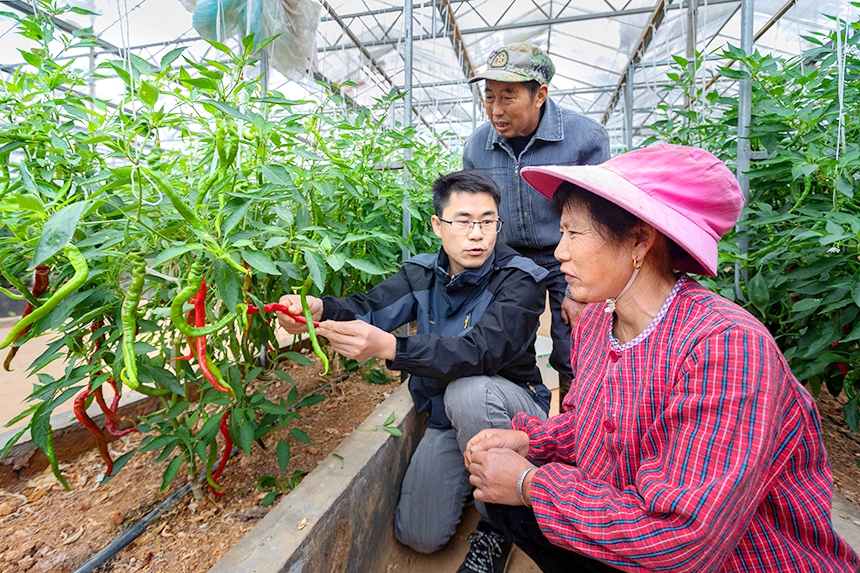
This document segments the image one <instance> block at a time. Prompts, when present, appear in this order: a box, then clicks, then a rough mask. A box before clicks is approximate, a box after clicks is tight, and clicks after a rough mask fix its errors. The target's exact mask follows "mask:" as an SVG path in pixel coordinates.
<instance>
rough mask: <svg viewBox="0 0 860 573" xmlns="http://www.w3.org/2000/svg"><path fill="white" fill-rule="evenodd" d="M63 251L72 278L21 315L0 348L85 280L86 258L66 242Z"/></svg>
mask: <svg viewBox="0 0 860 573" xmlns="http://www.w3.org/2000/svg"><path fill="white" fill-rule="evenodd" d="M63 252H64V253H65V254H66V256H67V257H68V258H69V262H70V263H71V264H72V268H74V269H75V274H74V275H72V278H70V279H69V280H68V282H66V284H64V285H63V286H62V287H60V288H58V289H57V290H56V292H54V294H52V295H51V297H50V298H49V299H48V300H46V301H45V304H43V305H42V306H40V307H39V308H37V309H35V310H33V312H31V313H30V314H28V315H27V316H25V317H23V318H22V319H21V320H19V321H18V322H17V323H16V324H15V326H13V327H12V330H10V331H9V336H7V337H6V340H4V341H3V342H2V343H0V349H3V348H6V347H7V346H9V345H10V344H12V342H13V341H14V340H15V339H16V338H17V337H18V334H19V333H20V332H21V331H23V330H24V329H25V328H27V327H29V326H30V325H31V324H33V323H34V322H36V321H37V320H39V319H41V318H42V317H44V316H46V315H47V314H48V313H49V312H51V311H52V310H54V309H55V308H57V306H59V304H60V303H61V302H63V300H64V299H65V298H66V297H68V296H69V295H70V294H72V293H73V292H75V291H76V290H78V289H79V288H80V287H81V286H83V284H84V283H85V282H87V277H88V276H89V275H90V267H89V266H88V265H87V260H86V259H85V258H84V256H83V255H82V254H81V252H80V251H79V250H78V248H77V247H76V246H74V245H72V244H68V245H66V246H65V247H63Z"/></svg>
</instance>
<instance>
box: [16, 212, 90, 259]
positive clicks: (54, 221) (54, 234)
mask: <svg viewBox="0 0 860 573" xmlns="http://www.w3.org/2000/svg"><path fill="white" fill-rule="evenodd" d="M86 208H87V202H86V201H78V202H77V203H72V204H71V205H66V206H65V207H63V208H62V209H60V210H59V211H57V212H56V213H54V214H53V215H51V218H50V219H48V221H47V222H46V223H45V226H44V228H43V229H42V236H41V237H40V238H39V244H38V245H36V252H35V253H34V254H33V261H32V263H31V265H32V266H31V267H30V268H35V267H36V266H38V265H39V264H41V263H43V262H45V261H46V260H48V259H49V258H51V257H52V256H54V255H55V254H56V253H57V251H59V250H60V249H62V248H63V247H65V246H66V245H67V244H69V241H70V240H71V238H72V235H73V234H74V233H75V229H77V228H78V221H80V220H81V215H82V214H83V213H84V210H86Z"/></svg>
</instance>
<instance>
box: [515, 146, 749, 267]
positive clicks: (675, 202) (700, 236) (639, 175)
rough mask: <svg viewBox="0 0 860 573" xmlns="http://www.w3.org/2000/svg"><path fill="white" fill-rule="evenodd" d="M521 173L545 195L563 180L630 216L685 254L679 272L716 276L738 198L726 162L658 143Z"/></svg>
mask: <svg viewBox="0 0 860 573" xmlns="http://www.w3.org/2000/svg"><path fill="white" fill-rule="evenodd" d="M522 177H523V179H525V180H526V182H527V183H528V184H529V185H531V186H532V187H534V188H535V189H537V190H538V191H539V192H540V193H541V194H542V195H544V196H545V197H547V198H548V199H550V200H551V199H552V196H553V195H554V194H555V191H556V189H558V186H559V185H560V184H561V183H562V182H563V181H568V182H570V183H573V184H575V185H579V186H580V187H582V188H583V189H586V190H588V191H591V192H592V193H594V194H595V195H599V196H600V197H603V198H604V199H606V200H608V201H611V202H612V203H615V204H616V205H618V206H619V207H621V208H622V209H624V210H626V211H628V212H630V213H632V214H633V215H636V216H637V217H639V218H640V219H642V220H643V221H645V222H646V223H648V224H650V225H652V226H654V227H655V228H656V229H657V230H658V231H660V232H661V233H663V234H664V235H666V236H667V237H669V238H670V239H672V240H673V241H675V242H676V243H677V244H678V245H679V246H680V247H681V248H682V249H684V250H685V251H686V252H687V253H688V254H689V255H690V256H689V257H687V258H684V259H683V260H680V261H675V263H674V268H675V269H676V270H679V271H685V272H690V273H696V274H700V275H710V276H715V275H716V274H717V244H718V243H719V241H720V237H722V236H723V235H724V234H725V233H726V232H727V231H728V230H729V229H731V228H732V227H733V226H734V224H735V223H736V222H737V220H738V217H739V216H740V213H741V209H742V208H743V206H744V196H743V192H742V191H741V188H740V185H738V181H737V179H736V178H735V176H734V175H733V174H732V172H731V171H729V169H728V167H726V164H725V163H723V162H722V161H720V160H719V159H717V158H716V157H715V156H714V155H712V154H711V153H709V152H707V151H705V150H704V149H699V148H696V147H687V146H683V145H671V144H661V145H654V146H651V147H646V148H643V149H636V150H634V151H629V152H627V153H624V154H622V155H618V156H616V157H613V158H612V159H610V160H609V161H606V162H605V163H602V164H600V165H549V166H542V167H524V168H523V169H522Z"/></svg>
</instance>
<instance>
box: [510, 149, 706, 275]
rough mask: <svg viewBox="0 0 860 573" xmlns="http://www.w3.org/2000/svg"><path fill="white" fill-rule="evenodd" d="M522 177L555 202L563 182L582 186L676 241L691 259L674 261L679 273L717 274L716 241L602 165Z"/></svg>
mask: <svg viewBox="0 0 860 573" xmlns="http://www.w3.org/2000/svg"><path fill="white" fill-rule="evenodd" d="M521 173H522V177H523V179H525V180H526V182H527V183H528V184H529V185H531V186H532V187H534V188H535V189H537V190H538V191H539V192H540V193H541V195H543V196H545V197H546V198H547V199H549V200H552V197H553V195H554V194H555V192H556V189H558V186H559V185H560V184H561V183H562V182H564V181H567V182H570V183H573V184H575V185H579V186H580V187H582V188H583V189H586V190H588V191H590V192H592V193H594V194H595V195H598V196H600V197H603V198H604V199H606V200H607V201H610V202H612V203H614V204H616V205H618V206H619V207H621V208H622V209H624V210H626V211H628V212H630V213H632V214H633V215H636V216H637V217H639V218H640V219H642V220H643V221H645V222H646V223H648V224H649V225H651V226H653V227H654V228H656V229H657V230H658V231H660V232H661V233H663V234H664V235H666V236H667V237H669V238H670V239H672V240H673V241H675V242H676V243H677V244H678V246H680V247H681V248H682V249H684V251H686V253H687V254H688V255H690V257H689V258H686V259H683V260H680V261H675V264H674V268H675V269H676V270H679V271H685V272H691V273H695V274H700V275H708V276H716V274H717V241H716V240H715V239H714V238H713V237H712V236H711V235H709V234H708V233H707V232H706V231H704V230H703V229H702V228H701V227H699V226H698V225H696V224H695V223H694V222H693V221H691V220H690V219H688V218H687V217H686V216H685V215H683V214H682V213H679V212H678V211H676V210H675V209H673V208H671V207H669V206H667V205H665V204H663V203H662V202H660V201H658V200H656V199H654V198H653V197H651V195H649V194H648V193H645V192H644V191H642V190H641V189H639V187H637V186H636V185H634V184H632V183H630V182H629V181H627V180H626V179H625V178H624V177H622V176H621V175H619V174H617V173H615V172H614V171H612V170H610V169H607V168H605V167H603V166H601V165H569V166H545V167H524V168H523V169H522V172H521Z"/></svg>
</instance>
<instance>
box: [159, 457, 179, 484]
mask: <svg viewBox="0 0 860 573" xmlns="http://www.w3.org/2000/svg"><path fill="white" fill-rule="evenodd" d="M181 465H182V456H176V457H175V458H173V459H172V460H170V463H169V464H167V469H166V470H164V475H162V476H161V489H160V490H159V491H164V490H166V489H167V486H169V485H170V482H172V481H173V478H175V477H176V474H177V473H178V472H179V466H181Z"/></svg>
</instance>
